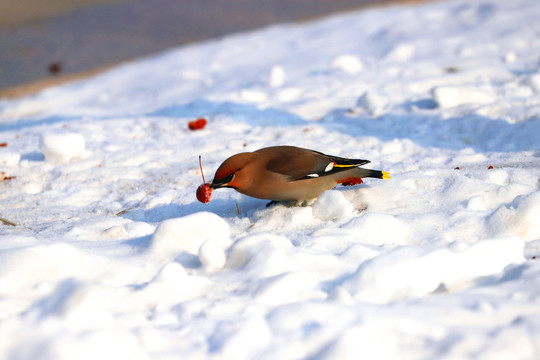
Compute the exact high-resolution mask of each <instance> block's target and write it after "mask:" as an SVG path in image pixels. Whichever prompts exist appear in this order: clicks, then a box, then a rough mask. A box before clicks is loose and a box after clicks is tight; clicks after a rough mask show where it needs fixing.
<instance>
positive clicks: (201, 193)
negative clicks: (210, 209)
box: [197, 183, 212, 204]
mask: <svg viewBox="0 0 540 360" xmlns="http://www.w3.org/2000/svg"><path fill="white" fill-rule="evenodd" d="M211 197H212V189H211V188H210V184H208V183H206V184H201V185H199V187H198V188H197V200H199V201H200V202H202V203H203V204H206V203H207V202H209V201H210V198H211Z"/></svg>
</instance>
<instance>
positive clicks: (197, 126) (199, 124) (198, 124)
mask: <svg viewBox="0 0 540 360" xmlns="http://www.w3.org/2000/svg"><path fill="white" fill-rule="evenodd" d="M206 123H207V121H206V119H203V118H200V119H197V120H193V121H190V122H189V123H188V128H189V130H201V129H204V127H205V126H206Z"/></svg>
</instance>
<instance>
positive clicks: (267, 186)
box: [210, 146, 390, 202]
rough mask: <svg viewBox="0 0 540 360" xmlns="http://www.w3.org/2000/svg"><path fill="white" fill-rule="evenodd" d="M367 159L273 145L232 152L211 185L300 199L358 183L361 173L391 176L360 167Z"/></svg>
mask: <svg viewBox="0 0 540 360" xmlns="http://www.w3.org/2000/svg"><path fill="white" fill-rule="evenodd" d="M369 162H370V161H369V160H360V159H345V158H341V157H337V156H332V155H326V154H323V153H320V152H318V151H314V150H308V149H303V148H299V147H295V146H273V147H267V148H263V149H260V150H257V151H254V152H245V153H240V154H236V155H233V156H231V157H230V158H228V159H227V160H225V161H224V162H223V164H221V165H220V167H219V168H218V169H217V171H216V174H215V176H214V180H213V181H212V184H211V185H210V187H211V188H213V189H219V188H223V187H229V188H233V189H236V190H237V191H238V192H240V193H242V194H245V195H248V196H251V197H254V198H258V199H268V200H273V201H296V202H303V201H309V200H312V199H315V198H317V197H318V196H319V195H320V194H321V193H322V192H324V191H326V190H330V189H332V188H333V187H334V186H336V185H337V184H341V183H342V184H344V185H353V184H359V183H361V182H362V181H361V178H363V177H373V178H378V179H389V178H390V176H389V174H388V173H387V172H384V171H378V170H369V169H362V168H361V167H360V166H361V165H364V164H367V163H369Z"/></svg>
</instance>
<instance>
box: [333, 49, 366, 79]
mask: <svg viewBox="0 0 540 360" xmlns="http://www.w3.org/2000/svg"><path fill="white" fill-rule="evenodd" d="M332 67H334V68H336V69H339V70H342V71H345V72H348V73H351V74H355V73H358V72H360V71H362V70H363V69H364V64H362V62H361V61H360V59H358V57H356V56H355V55H350V54H346V55H340V56H338V57H337V58H335V59H334V60H333V61H332Z"/></svg>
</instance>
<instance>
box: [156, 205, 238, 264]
mask: <svg viewBox="0 0 540 360" xmlns="http://www.w3.org/2000/svg"><path fill="white" fill-rule="evenodd" d="M229 232H230V229H229V224H228V223H227V222H226V221H225V220H223V219H222V218H221V217H219V216H218V215H216V214H213V213H210V212H197V213H194V214H191V215H187V216H184V217H181V218H176V219H168V220H165V221H163V222H161V223H160V224H159V225H158V227H157V228H156V231H155V232H154V235H152V239H151V241H150V250H151V252H152V253H153V254H156V255H158V256H162V257H174V256H175V255H178V254H179V253H180V252H183V251H185V252H187V253H189V254H194V255H196V254H198V252H199V248H200V247H201V245H202V244H203V243H204V242H205V241H206V240H214V241H216V242H218V243H219V244H221V246H225V245H226V244H227V243H228V241H229Z"/></svg>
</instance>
